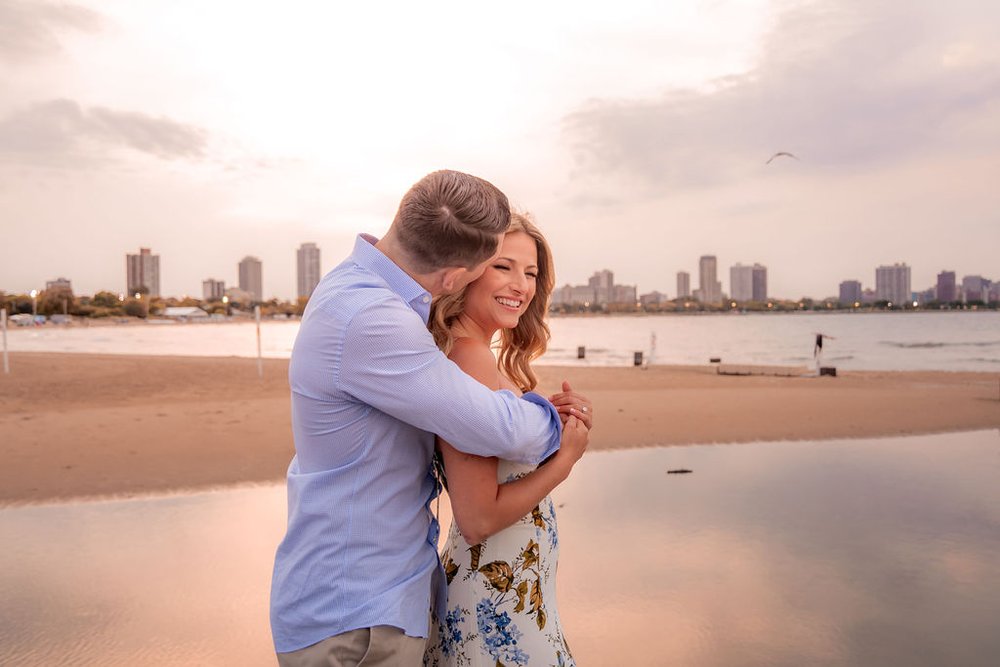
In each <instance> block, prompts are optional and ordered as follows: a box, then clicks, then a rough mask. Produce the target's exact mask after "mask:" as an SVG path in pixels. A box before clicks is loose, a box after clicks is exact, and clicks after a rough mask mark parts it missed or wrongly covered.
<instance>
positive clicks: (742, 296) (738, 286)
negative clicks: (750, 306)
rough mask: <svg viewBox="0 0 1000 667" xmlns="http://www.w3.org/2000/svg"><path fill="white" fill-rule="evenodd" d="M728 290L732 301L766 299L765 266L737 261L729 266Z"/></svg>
mask: <svg viewBox="0 0 1000 667" xmlns="http://www.w3.org/2000/svg"><path fill="white" fill-rule="evenodd" d="M729 292H730V294H729V297H730V298H731V299H732V300H733V301H740V302H744V303H745V302H747V301H767V267H766V266H762V265H761V264H754V265H753V266H746V265H743V264H740V263H738V262H737V263H736V264H735V265H733V266H731V267H729Z"/></svg>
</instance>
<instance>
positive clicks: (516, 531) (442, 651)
mask: <svg viewBox="0 0 1000 667" xmlns="http://www.w3.org/2000/svg"><path fill="white" fill-rule="evenodd" d="M511 467H514V468H520V470H516V471H515V472H513V473H507V474H505V475H504V476H501V474H500V472H501V470H502V469H503V468H507V469H508V470H509V468H511ZM524 468H526V466H523V465H521V464H514V463H511V462H506V461H501V470H498V475H497V477H498V480H504V481H512V480H514V479H517V478H519V477H522V476H524V475H525V474H527V472H530V469H528V470H524ZM558 547H559V537H558V528H557V526H556V516H555V509H554V507H553V505H552V501H551V499H550V498H548V497H546V498H544V499H543V500H542V502H540V503H539V504H538V505H537V506H536V507H534V508H533V509H532V510H531V512H529V513H528V514H526V515H525V516H524V517H522V518H521V519H520V520H518V522H517V523H515V524H514V525H512V526H510V527H508V528H506V529H504V530H502V531H500V532H499V533H497V534H495V535H493V536H491V537H490V538H489V539H487V540H484V541H483V542H482V543H480V544H476V545H471V546H470V545H469V544H467V543H466V542H465V540H464V539H463V538H462V536H461V534H460V533H459V531H458V528H457V526H456V525H455V524H454V522H452V525H451V528H450V530H449V533H448V541H447V543H446V545H445V548H444V550H443V552H442V554H441V563H442V565H443V566H444V571H445V577H446V580H447V583H448V602H447V604H446V609H447V611H446V614H445V618H444V619H443V620H441V619H437V618H435V620H434V622H435V623H437V625H438V632H437V642H436V643H435V645H434V646H432V647H430V648H429V649H428V651H427V653H426V655H425V656H424V665H425V666H426V667H453V666H454V667H477V666H479V665H486V666H488V667H496V666H498V665H500V666H516V667H525V666H529V665H530V666H534V665H540V666H543V667H545V666H549V665H551V666H552V667H572V666H574V665H575V663H574V661H573V658H572V656H571V654H570V651H569V647H568V646H567V644H566V639H565V637H564V635H563V631H562V626H561V624H560V621H559V614H558V610H557V609H556V606H555V575H556V566H557V562H558ZM473 610H474V612H473Z"/></svg>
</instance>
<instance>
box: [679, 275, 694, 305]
mask: <svg viewBox="0 0 1000 667" xmlns="http://www.w3.org/2000/svg"><path fill="white" fill-rule="evenodd" d="M689 296H691V274H690V273H688V272H687V271H678V272H677V298H678V299H686V298H687V297H689Z"/></svg>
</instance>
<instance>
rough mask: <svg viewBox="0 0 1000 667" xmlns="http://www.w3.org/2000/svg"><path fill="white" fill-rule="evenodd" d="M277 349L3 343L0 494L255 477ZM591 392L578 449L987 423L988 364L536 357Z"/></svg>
mask: <svg viewBox="0 0 1000 667" xmlns="http://www.w3.org/2000/svg"><path fill="white" fill-rule="evenodd" d="M287 369H288V361H287V360H284V359H266V360H264V378H263V379H259V378H258V377H257V366H256V361H255V360H253V359H242V358H204V357H137V356H117V355H85V354H56V353H27V352H22V353H15V354H12V355H11V370H12V373H11V374H10V375H6V376H5V375H3V374H0V461H2V462H3V465H2V466H0V505H2V504H20V503H31V502H47V501H54V500H60V499H67V498H75V497H87V496H105V495H118V496H120V495H132V494H141V493H150V492H164V491H171V490H180V489H195V488H205V487H211V486H219V485H228V484H237V483H252V482H270V481H275V480H280V479H281V478H282V477H283V476H284V472H285V469H286V468H287V466H288V461H289V460H290V458H291V456H292V454H293V447H292V438H291V426H290V414H289V413H290V411H289V397H288V384H287V379H286V378H287ZM537 370H538V372H539V377H540V382H541V384H540V387H539V390H540V391H541V392H542V393H543V394H549V393H551V392H553V391H557V390H558V387H559V383H560V382H561V381H562V380H563V379H567V380H569V381H570V382H571V383H572V385H573V387H574V388H575V389H578V390H579V391H582V392H584V393H587V394H588V395H589V396H590V397H591V399H592V400H593V402H594V407H595V418H596V419H595V428H594V432H593V434H592V439H591V448H592V449H615V448H623V447H636V446H649V445H684V444H701V443H712V442H732V443H737V442H753V441H760V440H817V439H825V438H844V437H859V438H860V437H866V438H867V437H878V436H888V435H904V434H915V433H937V432H949V431H962V430H973V429H986V428H1000V393H998V392H1000V375H997V374H987V373H948V372H930V371H920V372H847V373H841V375H840V376H839V377H836V378H830V377H823V378H803V377H757V376H750V377H742V376H720V375H716V374H715V370H714V368H712V367H698V366H684V367H677V366H664V367H652V368H650V369H648V370H642V369H636V368H584V367H579V368H576V367H553V366H539V367H538V369H537Z"/></svg>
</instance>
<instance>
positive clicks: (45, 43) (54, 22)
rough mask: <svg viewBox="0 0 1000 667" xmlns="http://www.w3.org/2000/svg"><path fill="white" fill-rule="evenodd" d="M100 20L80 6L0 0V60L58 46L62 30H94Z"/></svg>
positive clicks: (42, 52)
mask: <svg viewBox="0 0 1000 667" xmlns="http://www.w3.org/2000/svg"><path fill="white" fill-rule="evenodd" d="M102 25H103V20H102V18H101V15H100V14H98V13H97V12H95V11H93V10H90V9H87V8H86V7H82V6H80V5H76V4H72V3H66V2H60V3H51V2H31V1H30V0H0V59H2V60H9V61H14V62H17V61H25V60H29V59H32V58H37V57H39V56H44V55H48V54H50V53H52V52H55V51H58V50H59V48H60V41H59V34H60V32H62V31H84V32H97V31H99V30H100V29H101V27H102Z"/></svg>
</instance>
